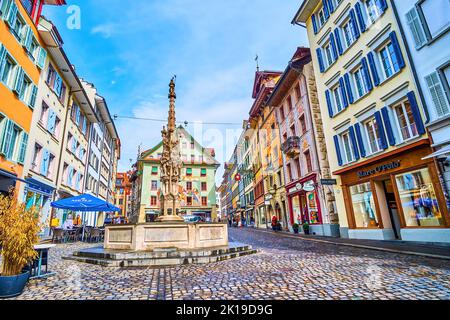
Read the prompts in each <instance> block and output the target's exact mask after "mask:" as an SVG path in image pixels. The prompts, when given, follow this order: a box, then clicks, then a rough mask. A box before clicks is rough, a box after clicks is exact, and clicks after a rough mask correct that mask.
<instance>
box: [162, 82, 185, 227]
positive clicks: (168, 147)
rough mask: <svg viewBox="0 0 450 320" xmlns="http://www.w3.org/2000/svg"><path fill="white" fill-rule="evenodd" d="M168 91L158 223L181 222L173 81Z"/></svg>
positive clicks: (178, 145)
mask: <svg viewBox="0 0 450 320" xmlns="http://www.w3.org/2000/svg"><path fill="white" fill-rule="evenodd" d="M169 87H170V90H169V102H170V104H169V120H168V124H167V129H166V127H164V128H163V130H162V132H161V133H162V138H163V154H162V157H161V185H162V187H161V201H160V203H161V208H160V212H161V215H160V216H159V217H158V219H157V221H159V222H174V221H183V218H181V217H179V216H178V214H179V211H180V202H179V189H178V186H179V183H180V178H181V168H182V167H183V163H182V161H181V155H180V144H179V140H178V136H177V132H176V129H177V128H176V117H175V100H176V98H177V96H176V94H175V81H174V78H172V80H171V81H170V85H169Z"/></svg>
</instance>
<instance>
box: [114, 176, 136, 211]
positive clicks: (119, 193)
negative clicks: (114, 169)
mask: <svg viewBox="0 0 450 320" xmlns="http://www.w3.org/2000/svg"><path fill="white" fill-rule="evenodd" d="M131 174H132V172H118V173H117V178H116V190H115V204H116V206H117V207H119V208H120V210H121V212H120V215H121V216H122V217H128V215H129V214H130V212H131V181H130V177H131Z"/></svg>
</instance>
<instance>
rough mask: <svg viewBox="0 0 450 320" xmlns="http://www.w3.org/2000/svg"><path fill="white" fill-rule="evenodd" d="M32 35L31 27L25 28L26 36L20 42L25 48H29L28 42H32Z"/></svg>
mask: <svg viewBox="0 0 450 320" xmlns="http://www.w3.org/2000/svg"><path fill="white" fill-rule="evenodd" d="M30 33H31V28H30V27H29V26H25V31H24V33H23V35H24V36H23V37H22V40H21V41H20V44H21V45H22V46H23V47H24V48H27V42H28V41H29V40H30ZM27 51H28V50H27Z"/></svg>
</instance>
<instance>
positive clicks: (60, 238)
mask: <svg viewBox="0 0 450 320" xmlns="http://www.w3.org/2000/svg"><path fill="white" fill-rule="evenodd" d="M66 240H67V233H66V231H65V230H64V229H56V228H55V229H53V237H52V242H53V243H56V242H59V243H62V242H66Z"/></svg>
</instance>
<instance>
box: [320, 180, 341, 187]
mask: <svg viewBox="0 0 450 320" xmlns="http://www.w3.org/2000/svg"><path fill="white" fill-rule="evenodd" d="M320 184H321V185H323V186H336V185H337V180H336V179H321V180H320Z"/></svg>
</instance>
